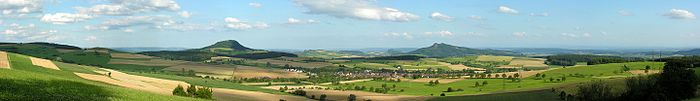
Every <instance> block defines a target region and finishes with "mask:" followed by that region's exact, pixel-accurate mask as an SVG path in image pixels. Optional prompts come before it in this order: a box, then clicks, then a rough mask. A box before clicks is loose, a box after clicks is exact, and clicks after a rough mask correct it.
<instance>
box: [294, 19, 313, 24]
mask: <svg viewBox="0 0 700 101" xmlns="http://www.w3.org/2000/svg"><path fill="white" fill-rule="evenodd" d="M316 22H318V21H316V20H313V19H308V20H301V19H296V18H288V19H287V24H311V23H316Z"/></svg>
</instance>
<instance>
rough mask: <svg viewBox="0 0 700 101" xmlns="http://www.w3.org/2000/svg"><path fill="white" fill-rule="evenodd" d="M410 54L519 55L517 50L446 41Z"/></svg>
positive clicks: (441, 55)
mask: <svg viewBox="0 0 700 101" xmlns="http://www.w3.org/2000/svg"><path fill="white" fill-rule="evenodd" d="M409 54H421V55H425V56H428V57H450V56H465V55H519V54H518V53H516V52H511V51H502V50H491V49H474V48H466V47H459V46H453V45H449V44H445V43H435V44H433V45H432V46H430V47H425V48H420V49H417V50H415V51H411V52H409Z"/></svg>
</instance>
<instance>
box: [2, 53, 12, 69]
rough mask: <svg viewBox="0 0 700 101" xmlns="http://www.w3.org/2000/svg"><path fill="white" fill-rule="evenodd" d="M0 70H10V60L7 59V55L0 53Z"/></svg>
mask: <svg viewBox="0 0 700 101" xmlns="http://www.w3.org/2000/svg"><path fill="white" fill-rule="evenodd" d="M0 68H5V69H12V68H10V59H8V57H7V53H6V52H3V51H0Z"/></svg>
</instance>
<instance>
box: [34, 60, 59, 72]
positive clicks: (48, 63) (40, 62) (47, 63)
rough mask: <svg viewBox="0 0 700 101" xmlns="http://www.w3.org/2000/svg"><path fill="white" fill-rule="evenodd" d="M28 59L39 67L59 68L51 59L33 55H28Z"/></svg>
mask: <svg viewBox="0 0 700 101" xmlns="http://www.w3.org/2000/svg"><path fill="white" fill-rule="evenodd" d="M29 59H30V60H32V64H34V65H36V66H39V67H44V68H48V69H55V70H61V69H59V68H58V66H56V64H53V62H51V60H46V59H42V58H35V57H29Z"/></svg>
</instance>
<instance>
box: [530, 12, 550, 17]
mask: <svg viewBox="0 0 700 101" xmlns="http://www.w3.org/2000/svg"><path fill="white" fill-rule="evenodd" d="M530 16H539V17H547V16H549V13H547V12H544V13H530Z"/></svg>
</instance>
